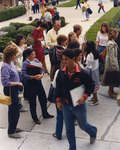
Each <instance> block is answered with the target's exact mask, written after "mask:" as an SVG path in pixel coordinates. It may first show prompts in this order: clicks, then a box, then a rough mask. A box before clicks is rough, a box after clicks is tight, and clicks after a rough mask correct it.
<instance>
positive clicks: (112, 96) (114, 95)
mask: <svg viewBox="0 0 120 150" xmlns="http://www.w3.org/2000/svg"><path fill="white" fill-rule="evenodd" d="M108 95H109V96H110V97H111V98H116V96H117V95H116V93H114V92H111V91H110V90H109V91H108Z"/></svg>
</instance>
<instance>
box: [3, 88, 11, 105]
mask: <svg viewBox="0 0 120 150" xmlns="http://www.w3.org/2000/svg"><path fill="white" fill-rule="evenodd" d="M8 91H9V96H7V95H4V94H0V104H5V105H8V106H9V105H11V104H12V99H11V88H10V87H9V90H8Z"/></svg>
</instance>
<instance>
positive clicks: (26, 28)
mask: <svg viewBox="0 0 120 150" xmlns="http://www.w3.org/2000/svg"><path fill="white" fill-rule="evenodd" d="M34 29H35V27H34V26H31V25H26V26H24V27H22V28H19V29H18V33H21V34H23V35H24V36H26V37H27V35H28V34H30V33H32V32H33V30H34Z"/></svg>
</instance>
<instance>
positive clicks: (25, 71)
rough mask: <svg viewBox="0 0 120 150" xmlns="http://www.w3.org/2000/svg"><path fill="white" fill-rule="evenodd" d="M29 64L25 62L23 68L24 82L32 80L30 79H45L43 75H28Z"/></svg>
mask: <svg viewBox="0 0 120 150" xmlns="http://www.w3.org/2000/svg"><path fill="white" fill-rule="evenodd" d="M27 65H28V64H27V63H26V62H24V63H23V66H22V78H23V80H30V79H36V80H40V79H41V78H42V77H43V74H37V75H34V76H32V75H28V74H27Z"/></svg>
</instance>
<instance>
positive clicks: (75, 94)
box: [70, 85, 85, 107]
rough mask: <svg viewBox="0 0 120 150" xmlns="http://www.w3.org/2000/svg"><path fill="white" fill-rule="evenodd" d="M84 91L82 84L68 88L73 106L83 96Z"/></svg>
mask: <svg viewBox="0 0 120 150" xmlns="http://www.w3.org/2000/svg"><path fill="white" fill-rule="evenodd" d="M84 92H85V87H84V85H81V86H79V87H76V88H74V89H72V90H70V95H71V98H72V103H73V106H74V107H75V106H77V105H78V103H77V101H78V100H79V99H80V98H81V97H82V96H83V94H84Z"/></svg>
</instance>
